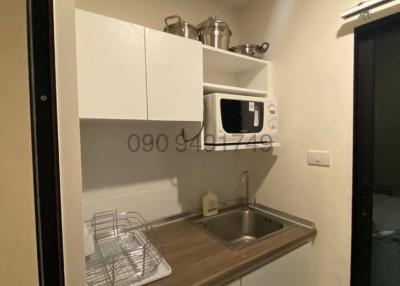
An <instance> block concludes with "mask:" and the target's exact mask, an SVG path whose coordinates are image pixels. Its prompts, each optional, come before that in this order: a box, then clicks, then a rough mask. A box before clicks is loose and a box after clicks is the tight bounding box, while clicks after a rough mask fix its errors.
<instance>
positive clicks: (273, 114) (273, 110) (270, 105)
mask: <svg viewBox="0 0 400 286" xmlns="http://www.w3.org/2000/svg"><path fill="white" fill-rule="evenodd" d="M266 104H267V108H266V111H267V112H266V116H267V118H266V119H267V124H268V127H269V128H270V129H271V130H276V129H278V111H277V107H276V101H275V99H272V98H269V99H268V100H267V103H266Z"/></svg>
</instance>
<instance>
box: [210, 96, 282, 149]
mask: <svg viewBox="0 0 400 286" xmlns="http://www.w3.org/2000/svg"><path fill="white" fill-rule="evenodd" d="M204 108H205V110H204V111H205V112H204V113H205V117H204V143H205V145H209V146H210V145H211V146H218V145H240V144H260V143H263V144H268V143H272V142H274V137H275V136H276V135H277V132H278V112H277V105H276V101H275V99H273V98H264V97H252V96H244V95H233V94H223V93H212V94H208V95H205V96H204Z"/></svg>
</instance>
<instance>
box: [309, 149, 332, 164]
mask: <svg viewBox="0 0 400 286" xmlns="http://www.w3.org/2000/svg"><path fill="white" fill-rule="evenodd" d="M307 160H308V165H312V166H322V167H329V166H330V165H331V152H330V151H314V150H310V151H308V155H307Z"/></svg>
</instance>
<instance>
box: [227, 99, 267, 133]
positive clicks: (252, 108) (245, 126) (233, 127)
mask: <svg viewBox="0 0 400 286" xmlns="http://www.w3.org/2000/svg"><path fill="white" fill-rule="evenodd" d="M220 108H221V120H222V127H223V128H224V131H225V132H226V133H230V134H247V133H259V132H261V131H262V130H263V125H264V103H263V102H257V101H245V100H234V99H221V102H220Z"/></svg>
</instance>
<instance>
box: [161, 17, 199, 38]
mask: <svg viewBox="0 0 400 286" xmlns="http://www.w3.org/2000/svg"><path fill="white" fill-rule="evenodd" d="M171 20H176V22H174V23H171V22H170V21H171ZM164 22H165V28H164V32H167V33H171V34H174V35H178V36H181V37H184V38H188V39H192V40H198V39H199V38H198V35H197V28H196V27H195V26H193V25H191V24H189V23H188V22H186V21H182V18H181V17H179V16H178V15H173V16H168V17H166V18H165V19H164Z"/></svg>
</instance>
